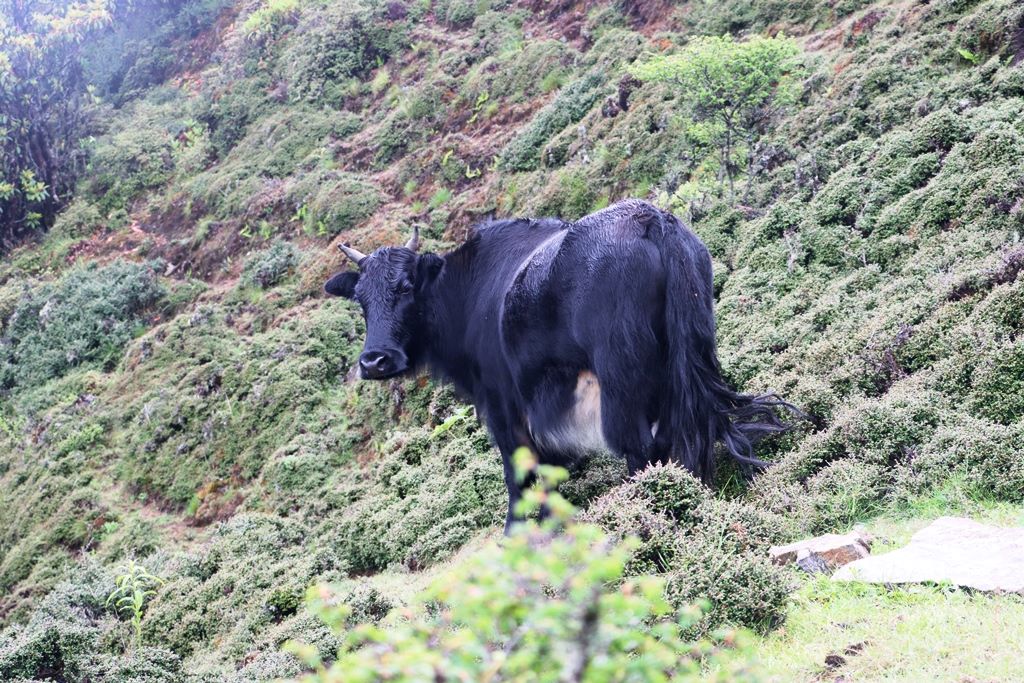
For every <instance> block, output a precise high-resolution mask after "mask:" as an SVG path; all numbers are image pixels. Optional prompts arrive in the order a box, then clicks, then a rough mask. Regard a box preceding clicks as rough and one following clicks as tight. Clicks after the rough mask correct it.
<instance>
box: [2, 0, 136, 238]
mask: <svg viewBox="0 0 1024 683" xmlns="http://www.w3.org/2000/svg"><path fill="white" fill-rule="evenodd" d="M117 7H118V3H114V2H107V0H89V1H87V2H82V3H75V4H67V3H63V2H51V1H50V0H31V1H29V2H23V1H20V0H5V1H4V2H2V3H0V112H2V113H0V168H2V169H3V170H2V171H0V248H2V249H3V250H6V249H7V248H8V247H9V246H10V245H11V240H13V239H15V238H18V237H20V236H22V235H24V234H26V233H30V232H33V231H35V230H38V229H40V228H42V227H44V226H47V227H48V226H49V225H50V224H51V223H52V221H53V218H54V216H55V215H56V213H57V210H58V209H59V208H60V206H61V205H62V204H63V202H64V197H65V194H66V193H67V192H68V191H69V190H70V189H71V187H72V185H73V183H74V180H75V177H76V174H77V173H78V171H80V170H81V168H82V163H83V161H84V157H83V155H82V153H81V151H80V148H79V145H78V141H79V138H80V137H81V136H82V135H84V133H85V131H86V126H85V119H84V114H83V107H84V105H85V103H86V101H87V97H86V92H85V85H86V83H85V80H84V78H83V75H82V68H81V63H80V56H81V45H82V42H83V40H84V39H85V38H86V37H87V36H89V35H91V34H94V33H96V32H97V31H100V30H101V29H103V28H105V27H107V26H109V25H110V23H111V22H112V21H113V19H114V16H115V13H116V11H117Z"/></svg>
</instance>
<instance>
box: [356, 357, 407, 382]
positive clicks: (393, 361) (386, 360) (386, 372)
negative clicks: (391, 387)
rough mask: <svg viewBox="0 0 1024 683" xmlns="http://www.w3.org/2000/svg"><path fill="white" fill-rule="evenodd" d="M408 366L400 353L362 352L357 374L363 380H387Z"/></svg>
mask: <svg viewBox="0 0 1024 683" xmlns="http://www.w3.org/2000/svg"><path fill="white" fill-rule="evenodd" d="M408 364H409V361H408V359H407V358H406V357H405V354H404V353H401V352H395V351H382V350H373V351H364V352H363V353H362V355H360V356H359V373H360V374H361V375H362V377H363V379H387V378H388V377H393V376H395V375H398V374H401V373H402V372H405V370H406V369H407V368H408Z"/></svg>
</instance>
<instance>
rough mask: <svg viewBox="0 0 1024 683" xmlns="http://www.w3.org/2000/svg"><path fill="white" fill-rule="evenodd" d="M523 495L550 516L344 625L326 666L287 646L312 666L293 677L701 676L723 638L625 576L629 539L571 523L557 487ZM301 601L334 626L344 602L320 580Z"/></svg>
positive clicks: (648, 581)
mask: <svg viewBox="0 0 1024 683" xmlns="http://www.w3.org/2000/svg"><path fill="white" fill-rule="evenodd" d="M545 476H547V475H546V474H542V477H545ZM551 483H553V482H549V485H550V484H551ZM526 500H527V503H528V505H527V507H533V508H534V509H536V507H537V505H539V503H540V502H541V501H546V502H547V503H548V505H549V506H550V507H551V509H552V510H553V512H554V515H555V518H554V519H553V520H552V521H551V522H550V523H548V524H546V525H544V526H538V525H536V524H535V523H532V522H531V523H527V524H524V525H522V526H521V527H520V528H519V529H518V530H517V531H516V532H515V533H513V534H512V536H510V537H509V538H507V539H505V542H504V543H502V544H500V545H498V544H492V545H489V546H488V547H486V548H485V549H483V550H482V551H480V552H479V553H477V554H476V555H475V556H473V557H472V558H470V559H469V560H468V561H466V562H465V563H463V564H462V565H461V566H460V567H458V568H456V569H455V570H453V572H452V573H450V574H448V575H445V576H444V577H443V578H442V579H441V580H439V581H438V582H437V584H435V586H434V587H432V588H431V589H430V590H429V591H428V592H427V593H426V594H425V595H423V596H422V598H421V600H422V601H423V603H425V604H426V605H429V606H430V609H428V610H424V611H423V612H421V613H420V614H418V615H414V616H413V617H412V618H411V619H409V620H407V621H399V622H397V623H394V624H391V625H388V626H385V627H377V626H373V625H364V626H359V627H356V628H355V629H353V630H350V631H348V632H347V634H346V635H347V637H346V638H345V641H344V644H343V646H342V648H341V649H340V650H339V652H338V653H337V657H336V658H334V659H333V661H331V662H330V663H325V662H324V660H323V658H322V657H321V655H320V653H319V651H318V650H317V648H315V647H310V646H303V645H300V644H297V643H290V644H289V645H288V649H289V651H291V652H294V653H296V654H297V655H298V656H299V657H300V658H301V659H303V660H304V661H305V663H306V665H307V666H309V667H311V668H314V669H315V670H316V673H313V674H310V675H309V676H307V677H305V678H303V679H302V680H303V681H306V682H307V683H314V682H327V681H342V680H353V679H357V680H364V679H365V680H377V681H414V680H420V679H422V678H423V677H424V676H428V677H430V678H436V679H443V680H461V679H464V680H480V679H482V678H484V677H485V676H494V675H499V676H501V677H502V678H507V679H516V680H534V679H536V678H537V677H538V676H545V675H550V674H552V673H556V672H560V674H561V675H562V676H564V677H565V678H567V679H569V680H578V681H607V680H633V679H636V680H674V681H683V680H698V679H700V680H706V678H704V677H703V672H702V670H701V665H702V664H703V665H716V663H717V662H716V660H718V659H719V657H718V652H717V648H718V647H723V646H727V645H726V644H727V643H728V642H729V641H730V640H731V639H732V636H727V637H726V639H722V640H717V641H716V642H714V643H712V642H708V641H703V642H700V643H687V642H685V641H684V639H683V637H682V635H683V632H684V630H685V629H686V628H687V627H688V626H690V624H691V623H692V619H693V617H692V613H690V612H683V611H679V610H677V609H675V608H670V607H669V605H668V604H667V603H666V602H665V600H664V598H663V597H662V592H663V590H664V585H663V582H662V581H661V580H660V579H657V578H654V577H643V578H640V579H626V578H625V570H626V567H627V566H628V564H629V563H630V555H631V552H632V550H633V546H632V543H631V541H629V540H626V541H623V542H618V541H614V540H612V539H610V538H608V537H607V536H606V535H605V534H604V533H603V532H602V531H601V530H600V528H598V527H595V526H591V525H586V524H578V523H573V522H570V521H569V517H570V516H571V514H572V509H571V507H570V506H568V505H567V504H566V503H565V502H564V500H562V499H561V498H560V497H559V496H558V495H557V494H547V493H543V492H538V491H533V492H531V494H530V495H529V496H528V497H527V499H526ZM566 523H567V526H566V527H565V528H564V529H563V528H561V525H563V524H566ZM309 599H310V606H311V608H312V609H313V610H314V611H315V612H316V613H317V614H319V615H320V616H321V618H323V619H324V620H325V621H326V623H328V624H329V625H331V626H332V627H333V628H334V629H335V630H336V631H337V632H339V633H340V632H341V629H342V628H344V626H345V624H346V622H347V620H348V618H349V617H350V615H351V610H350V608H347V607H345V606H340V607H339V606H338V604H337V600H336V599H335V595H334V593H333V592H332V591H331V590H330V589H327V588H325V587H320V588H315V589H313V590H311V591H310V594H309ZM742 654H744V653H742V652H741V655H742ZM742 666H743V663H742V662H740V663H739V667H737V666H736V664H733V665H732V666H724V667H723V668H722V669H721V670H720V673H719V676H720V677H721V679H722V680H731V681H737V680H746V679H747V673H746V672H745V671H744V670H743V668H741V667H742Z"/></svg>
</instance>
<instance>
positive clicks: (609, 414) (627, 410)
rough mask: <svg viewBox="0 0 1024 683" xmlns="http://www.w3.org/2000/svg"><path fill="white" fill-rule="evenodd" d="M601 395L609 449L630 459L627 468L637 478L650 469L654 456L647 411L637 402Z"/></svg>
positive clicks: (627, 459) (603, 422) (603, 424)
mask: <svg viewBox="0 0 1024 683" xmlns="http://www.w3.org/2000/svg"><path fill="white" fill-rule="evenodd" d="M609 393H610V392H602V394H601V399H602V402H601V428H602V429H603V431H604V438H605V441H606V442H607V443H608V447H609V448H610V449H611V450H612V451H613V452H615V453H616V454H618V455H620V456H622V457H623V458H625V459H626V468H627V470H628V471H629V475H630V476H633V475H634V474H636V473H637V472H639V471H640V470H642V469H644V468H645V467H647V465H648V464H650V462H651V456H652V455H653V452H654V436H653V435H652V434H651V426H650V424H649V423H648V421H647V417H646V416H645V415H644V411H643V410H639V409H638V408H637V406H636V402H635V399H631V398H630V397H627V396H621V397H614V396H611V395H609Z"/></svg>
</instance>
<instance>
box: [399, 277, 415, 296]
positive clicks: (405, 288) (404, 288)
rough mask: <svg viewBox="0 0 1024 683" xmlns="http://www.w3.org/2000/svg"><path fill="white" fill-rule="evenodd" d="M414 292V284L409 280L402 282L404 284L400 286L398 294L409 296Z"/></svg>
mask: <svg viewBox="0 0 1024 683" xmlns="http://www.w3.org/2000/svg"><path fill="white" fill-rule="evenodd" d="M411 291H412V283H411V282H409V281H408V280H402V284H400V285H398V292H399V293H400V294H408V293H409V292H411Z"/></svg>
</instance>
